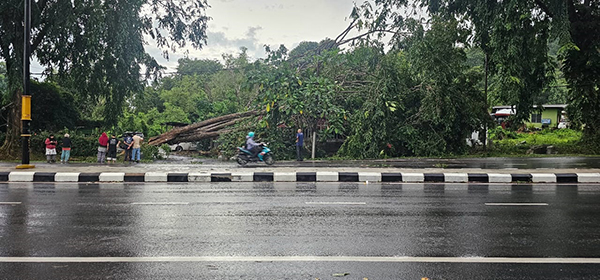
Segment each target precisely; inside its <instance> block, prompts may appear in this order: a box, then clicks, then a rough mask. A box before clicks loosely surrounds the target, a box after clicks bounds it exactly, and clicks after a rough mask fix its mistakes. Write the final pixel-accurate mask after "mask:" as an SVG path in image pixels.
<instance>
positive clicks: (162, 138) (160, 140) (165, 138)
mask: <svg viewBox="0 0 600 280" xmlns="http://www.w3.org/2000/svg"><path fill="white" fill-rule="evenodd" d="M256 114H257V112H256V111H249V112H242V113H235V114H230V115H225V116H220V117H217V118H212V119H208V120H205V121H201V122H198V123H194V124H190V125H188V126H184V127H180V128H176V129H173V130H171V131H168V132H166V133H163V134H161V135H159V136H156V137H153V138H151V139H150V140H149V141H148V144H150V145H154V146H158V145H161V144H164V143H167V142H169V141H172V140H174V139H175V138H178V136H179V135H180V134H184V133H189V132H192V131H194V130H196V129H198V128H201V127H205V126H208V125H212V124H216V123H222V122H228V121H231V120H237V119H240V118H245V117H248V116H254V115H256ZM178 141H179V142H185V141H180V140H178Z"/></svg>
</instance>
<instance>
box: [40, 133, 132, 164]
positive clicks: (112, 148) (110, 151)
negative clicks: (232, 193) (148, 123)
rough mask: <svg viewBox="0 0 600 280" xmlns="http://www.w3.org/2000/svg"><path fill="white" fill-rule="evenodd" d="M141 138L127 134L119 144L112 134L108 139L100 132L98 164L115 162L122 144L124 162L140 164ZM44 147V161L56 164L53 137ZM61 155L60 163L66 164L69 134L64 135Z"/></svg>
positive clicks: (51, 136)
mask: <svg viewBox="0 0 600 280" xmlns="http://www.w3.org/2000/svg"><path fill="white" fill-rule="evenodd" d="M142 141H144V138H142V137H141V136H140V135H138V134H133V133H127V134H125V136H124V137H123V142H121V141H120V140H119V139H117V137H116V136H115V135H114V134H112V135H111V136H110V138H108V135H107V134H106V132H102V135H100V138H98V163H105V162H107V163H111V162H113V163H114V162H116V161H117V147H119V146H120V145H121V143H123V149H124V150H125V158H124V161H130V162H133V161H135V162H140V158H141V152H140V148H141V145H142ZM44 143H45V145H46V160H47V162H48V163H55V162H56V155H57V153H56V146H58V141H57V140H56V138H54V135H50V136H49V137H48V138H46V141H45V142H44ZM61 144H62V153H61V155H60V163H68V162H69V158H70V157H71V146H72V144H71V138H70V136H69V134H68V133H67V134H65V136H64V138H63V140H62V142H61Z"/></svg>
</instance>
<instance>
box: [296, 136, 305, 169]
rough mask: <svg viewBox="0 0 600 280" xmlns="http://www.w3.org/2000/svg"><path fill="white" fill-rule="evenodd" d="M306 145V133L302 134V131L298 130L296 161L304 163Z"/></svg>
mask: <svg viewBox="0 0 600 280" xmlns="http://www.w3.org/2000/svg"><path fill="white" fill-rule="evenodd" d="M303 145H304V133H302V129H298V133H297V134H296V160H297V161H303V160H304V159H302V148H303Z"/></svg>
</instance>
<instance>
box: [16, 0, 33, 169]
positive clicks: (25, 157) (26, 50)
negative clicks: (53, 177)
mask: <svg viewBox="0 0 600 280" xmlns="http://www.w3.org/2000/svg"><path fill="white" fill-rule="evenodd" d="M24 1H25V13H24V14H25V16H24V22H23V29H24V31H23V37H24V39H23V94H22V96H21V138H22V151H23V154H22V157H21V164H20V165H18V166H17V168H19V169H25V168H34V167H35V165H31V164H29V137H31V128H30V126H31V93H30V92H29V84H30V76H31V73H30V72H29V71H30V70H29V58H30V56H31V0H24Z"/></svg>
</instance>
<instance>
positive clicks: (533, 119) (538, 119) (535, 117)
mask: <svg viewBox="0 0 600 280" xmlns="http://www.w3.org/2000/svg"><path fill="white" fill-rule="evenodd" d="M531 122H532V123H542V114H531Z"/></svg>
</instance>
